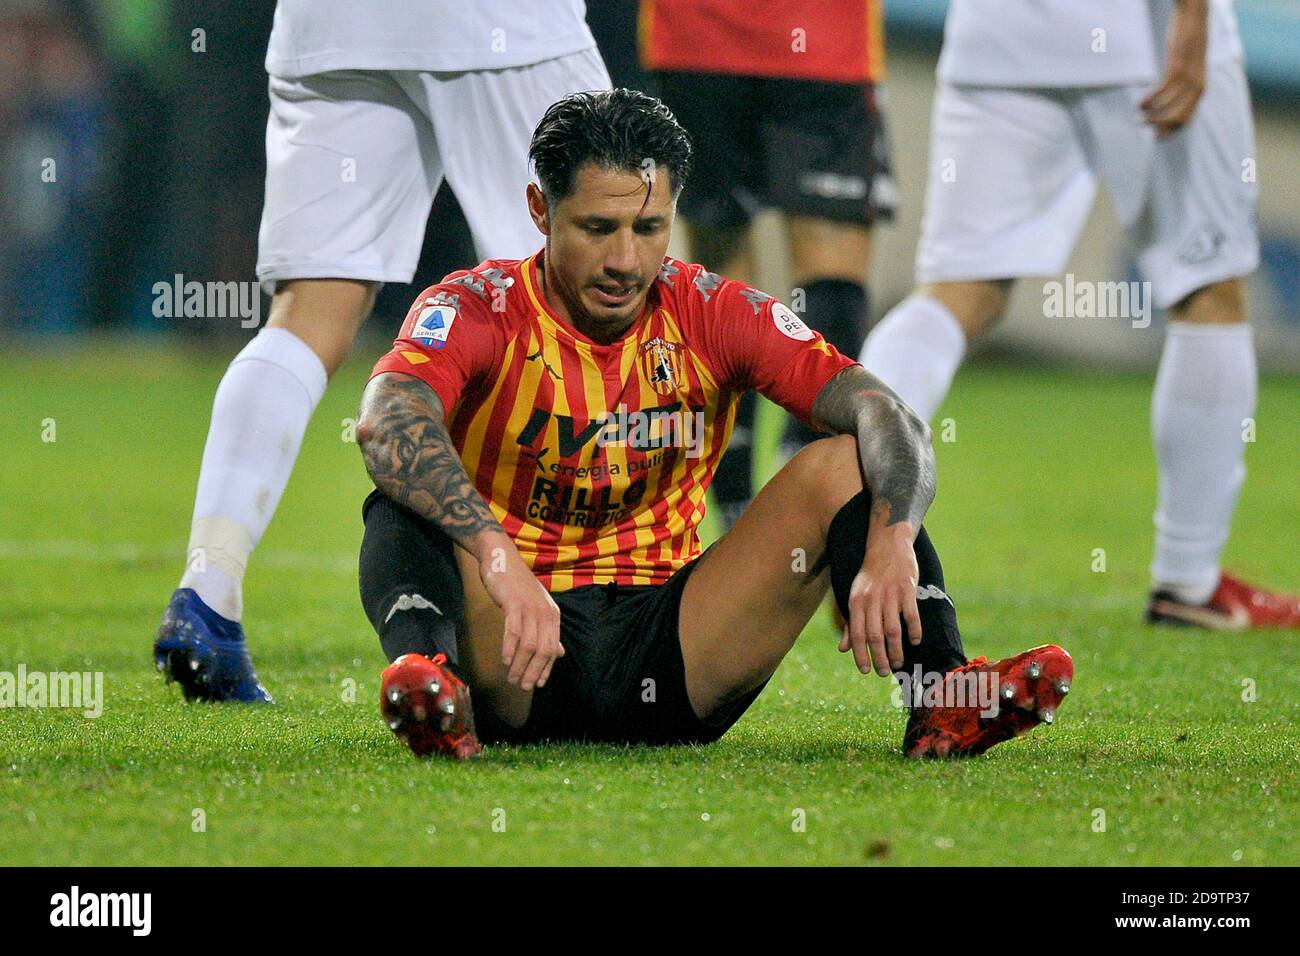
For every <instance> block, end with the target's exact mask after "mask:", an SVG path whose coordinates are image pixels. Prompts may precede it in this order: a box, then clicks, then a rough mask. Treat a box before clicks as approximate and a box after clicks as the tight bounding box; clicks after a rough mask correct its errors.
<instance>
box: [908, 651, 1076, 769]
mask: <svg viewBox="0 0 1300 956" xmlns="http://www.w3.org/2000/svg"><path fill="white" fill-rule="evenodd" d="M984 675H988V676H984ZM994 675H996V680H994ZM1073 681H1074V661H1073V660H1071V659H1070V655H1069V654H1068V653H1067V652H1066V650H1065V648H1063V647H1057V646H1056V645H1055V644H1044V645H1043V646H1042V647H1034V648H1031V649H1029V650H1027V651H1025V652H1024V653H1023V654H1017V655H1016V656H1015V657H1005V658H1003V659H1002V660H1000V661H993V662H992V663H990V662H989V661H988V660H987V659H986V658H983V657H977V658H975V659H974V660H973V661H970V662H969V663H967V664H965V665H964V666H962V667H957V668H954V669H953V670H951V671H949V672H948V673H947V674H946V675H944V680H943V685H942V686H943V691H944V695H943V700H944V701H945V702H953V701H955V702H956V703H955V704H953V705H951V706H920V707H914V708H913V709H912V713H911V716H910V717H909V718H908V721H907V732H906V733H905V734H904V735H903V753H904V754H905V755H906V756H908V757H973V756H975V755H977V754H982V753H983V752H984V751H986V750H988V749H989V748H990V747H992V746H995V745H996V744H1000V743H1002V742H1003V741H1006V740H1010V739H1011V738H1012V737H1019V736H1020V735H1021V734H1025V733H1028V732H1029V731H1031V730H1033V729H1034V728H1035V727H1037V726H1038V725H1039V724H1050V723H1052V721H1053V720H1055V719H1056V710H1057V708H1058V707H1060V706H1061V701H1063V700H1064V699H1065V695H1066V694H1068V693H1070V684H1071V683H1072V682H1073ZM959 682H961V683H964V684H965V687H964V688H962V689H961V690H960V692H958V688H957V684H958V683H959ZM977 687H982V688H983V700H984V704H983V705H981V703H980V699H981V694H980V693H979V692H977V691H976V688H977Z"/></svg>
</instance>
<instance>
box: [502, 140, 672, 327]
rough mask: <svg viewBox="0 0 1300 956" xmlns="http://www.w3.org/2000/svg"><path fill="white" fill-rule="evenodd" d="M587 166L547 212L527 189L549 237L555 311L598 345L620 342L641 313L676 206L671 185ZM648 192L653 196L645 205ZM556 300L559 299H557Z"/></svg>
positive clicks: (662, 176)
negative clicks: (618, 338) (598, 340)
mask: <svg viewBox="0 0 1300 956" xmlns="http://www.w3.org/2000/svg"><path fill="white" fill-rule="evenodd" d="M648 178H649V179H650V183H649V189H648V190H647V183H646V180H645V179H643V178H642V176H641V174H640V173H638V172H628V171H613V170H609V169H601V168H600V167H598V166H596V165H595V164H592V163H587V164H585V165H583V166H582V167H580V168H579V169H578V173H577V175H576V176H575V177H574V189H573V193H572V194H571V195H569V196H567V197H566V198H564V199H561V200H560V201H559V202H557V203H556V204H555V206H554V208H552V209H547V208H546V203H545V200H544V199H543V198H542V194H541V190H540V189H537V187H536V186H529V196H528V199H529V206H530V208H532V211H533V219H534V221H536V222H537V225H538V227H539V228H541V230H542V232H544V233H545V234H546V236H547V243H546V259H545V263H546V280H547V282H548V283H550V284H551V286H552V288H550V290H549V291H550V293H552V294H551V295H550V296H549V298H550V300H551V305H552V306H553V307H555V308H560V307H561V306H563V308H564V311H566V312H567V313H568V315H567V318H568V319H569V321H570V322H572V323H573V324H574V325H575V326H577V327H578V328H579V329H580V330H581V331H583V332H584V333H586V334H588V335H592V336H593V337H608V336H617V335H620V334H622V332H623V331H624V330H625V329H626V328H627V327H628V326H629V325H630V324H631V323H632V321H633V320H634V319H636V317H637V316H638V315H640V313H641V308H642V306H643V305H644V304H645V299H646V296H647V295H648V294H649V292H650V284H651V283H652V282H653V281H654V280H655V277H656V276H657V275H658V274H659V266H660V265H661V263H662V262H663V258H664V254H665V253H667V251H668V238H669V234H670V233H671V231H672V220H673V211H674V208H675V203H674V202H673V195H672V189H671V186H670V185H669V180H670V177H669V175H668V174H667V173H666V172H665V171H662V170H660V171H659V174H658V175H655V176H650V177H648ZM647 191H648V192H649V196H648V197H647ZM556 293H558V294H556Z"/></svg>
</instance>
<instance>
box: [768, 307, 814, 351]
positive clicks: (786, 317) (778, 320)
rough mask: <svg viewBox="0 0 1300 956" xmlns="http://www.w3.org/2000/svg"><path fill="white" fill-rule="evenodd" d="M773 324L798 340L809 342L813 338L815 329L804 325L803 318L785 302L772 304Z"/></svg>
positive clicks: (786, 334) (784, 333) (783, 332)
mask: <svg viewBox="0 0 1300 956" xmlns="http://www.w3.org/2000/svg"><path fill="white" fill-rule="evenodd" d="M772 324H773V325H775V326H776V327H777V329H779V330H780V332H781V334H782V335H785V336H787V337H789V338H792V339H794V340H795V341H797V342H808V341H811V340H812V337H813V330H812V329H810V328H808V326H806V325H804V322H803V319H801V318H799V316H797V315H795V314H794V313H793V312H791V311H790V310H789V308H787V307H786V306H785V305H784V304H783V303H781V302H776V303H773V305H772Z"/></svg>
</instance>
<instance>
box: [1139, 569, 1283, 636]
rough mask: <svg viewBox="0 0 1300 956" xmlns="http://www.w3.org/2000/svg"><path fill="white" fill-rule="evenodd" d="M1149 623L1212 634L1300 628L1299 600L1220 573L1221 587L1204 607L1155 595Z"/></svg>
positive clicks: (1149, 612) (1148, 613)
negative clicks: (1196, 629)
mask: <svg viewBox="0 0 1300 956" xmlns="http://www.w3.org/2000/svg"><path fill="white" fill-rule="evenodd" d="M1147 623H1148V624H1174V625H1182V626H1185V627H1204V628H1209V629H1210V630H1212V631H1246V630H1262V629H1267V628H1300V597H1297V596H1295V595H1290V594H1275V593H1273V592H1272V591H1265V590H1264V589H1263V588H1257V587H1255V586H1254V585H1251V584H1247V583H1246V582H1245V581H1242V580H1241V579H1239V578H1234V577H1233V576H1232V575H1230V574H1220V575H1219V586H1218V587H1217V588H1216V589H1215V591H1214V594H1213V595H1211V596H1210V599H1209V600H1208V601H1206V602H1205V603H1204V604H1187V603H1184V602H1183V601H1180V600H1179V599H1178V598H1176V597H1175V596H1174V595H1172V594H1170V593H1169V592H1167V591H1157V592H1156V593H1154V594H1152V595H1151V603H1150V604H1148V605H1147Z"/></svg>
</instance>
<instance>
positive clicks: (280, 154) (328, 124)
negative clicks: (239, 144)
mask: <svg viewBox="0 0 1300 956" xmlns="http://www.w3.org/2000/svg"><path fill="white" fill-rule="evenodd" d="M609 88H610V81H609V74H608V73H607V72H606V71H605V64H604V62H603V61H602V60H601V58H600V54H599V53H597V51H596V50H595V49H594V48H592V49H590V50H584V51H582V52H579V53H573V54H570V55H568V56H562V57H557V58H555V59H552V60H544V61H542V62H540V63H534V64H531V65H529V66H521V67H514V68H511V69H504V70H479V71H472V72H465V73H423V72H411V71H393V72H380V71H363V70H341V71H336V72H331V73H320V74H316V75H313V76H307V77H303V78H302V79H298V80H286V79H283V78H280V77H274V76H273V77H271V79H270V94H271V113H270V117H269V118H268V120H267V124H266V201H265V205H264V206H263V208H262V227H261V230H260V232H259V234H258V255H257V277H258V278H259V279H261V280H262V282H263V286H264V288H267V290H268V291H271V290H273V288H274V283H275V281H276V280H278V279H306V278H317V279H329V278H333V279H369V280H377V281H380V282H410V281H411V279H412V278H413V277H414V275H415V267H416V264H417V262H418V261H419V257H420V248H421V246H422V244H423V242H424V230H425V226H426V224H427V221H428V218H429V209H430V207H431V206H432V204H433V197H434V195H435V194H436V193H437V191H438V187H439V186H440V185H441V184H442V180H443V178H444V177H446V179H447V181H448V182H449V183H450V184H451V188H452V189H453V190H455V192H456V199H457V200H458V201H459V202H460V206H461V208H462V209H463V210H464V212H465V218H466V220H467V221H468V222H469V227H470V231H471V233H472V234H473V238H474V247H475V249H476V250H477V251H478V254H479V255H480V256H481V257H483V258H502V259H512V258H521V259H522V258H524V257H526V256H529V255H531V254H532V253H534V252H536V251H537V249H538V248H539V247H540V246H541V245H542V242H543V237H542V235H541V233H539V232H538V231H537V227H536V226H535V225H534V224H533V221H532V219H531V218H529V215H528V208H527V205H526V204H525V199H524V190H525V187H526V186H527V184H528V182H529V169H528V146H529V143H530V142H531V140H532V136H533V130H534V129H535V128H536V126H537V123H538V122H539V121H540V120H541V118H542V114H543V113H545V112H546V109H547V107H549V106H550V105H551V104H552V103H554V102H555V101H556V100H559V99H561V98H563V97H564V96H567V95H568V94H570V93H574V92H577V91H580V90H601V89H609Z"/></svg>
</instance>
